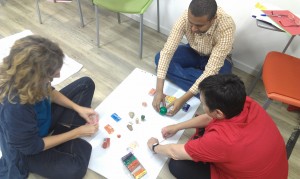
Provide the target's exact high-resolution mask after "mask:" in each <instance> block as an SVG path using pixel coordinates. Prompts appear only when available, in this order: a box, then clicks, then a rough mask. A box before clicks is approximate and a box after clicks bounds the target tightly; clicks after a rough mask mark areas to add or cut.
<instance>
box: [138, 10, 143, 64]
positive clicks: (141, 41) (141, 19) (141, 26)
mask: <svg viewBox="0 0 300 179" xmlns="http://www.w3.org/2000/svg"><path fill="white" fill-rule="evenodd" d="M143 20H144V18H143V14H140V54H139V56H140V59H142V56H143V31H144V25H143Z"/></svg>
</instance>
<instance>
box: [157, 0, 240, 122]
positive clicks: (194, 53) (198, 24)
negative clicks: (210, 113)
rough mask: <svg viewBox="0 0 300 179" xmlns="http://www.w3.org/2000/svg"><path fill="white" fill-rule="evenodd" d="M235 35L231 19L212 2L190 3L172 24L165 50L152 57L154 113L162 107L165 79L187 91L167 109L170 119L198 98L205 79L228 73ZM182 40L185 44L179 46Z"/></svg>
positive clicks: (205, 0) (193, 0) (199, 1)
mask: <svg viewBox="0 0 300 179" xmlns="http://www.w3.org/2000/svg"><path fill="white" fill-rule="evenodd" d="M234 33H235V23H234V21H233V19H232V18H231V17H230V16H229V15H228V14H226V13H225V12H224V11H223V10H222V8H220V7H218V6H217V3H216V1H215V0H192V1H191V3H190V5H189V8H188V10H186V11H185V12H184V13H183V15H182V16H181V17H180V18H179V19H178V20H177V22H176V23H175V25H174V27H173V29H172V31H171V33H170V36H169V37H168V40H167V42H166V43H165V45H164V48H163V49H162V50H161V51H160V52H159V53H158V54H157V55H156V56H155V63H156V65H157V83H156V94H155V96H154V99H153V102H152V105H153V107H154V109H155V110H156V111H159V109H160V105H161V103H163V104H164V105H165V101H164V94H163V87H164V80H165V78H166V77H167V78H168V79H169V80H170V81H172V82H173V83H175V84H176V85H178V86H179V87H180V88H182V89H183V90H185V91H186V93H185V94H184V95H183V96H181V97H180V98H178V99H177V100H175V101H174V103H171V104H169V105H168V106H167V108H170V107H171V106H172V108H171V109H170V110H168V113H167V115H170V116H173V115H174V114H176V113H177V112H178V111H179V110H180V109H181V108H182V106H183V105H184V104H185V103H186V102H187V101H188V100H189V99H190V98H192V97H193V96H194V95H196V94H198V92H199V91H198V85H199V83H200V82H201V81H202V80H203V79H204V78H206V77H208V76H210V75H214V74H217V73H222V74H226V73H231V69H232V61H231V58H230V53H231V50H232V45H233V41H234ZM183 36H185V37H186V39H187V41H188V44H185V45H180V42H181V40H182V38H183ZM196 96H197V97H199V95H196Z"/></svg>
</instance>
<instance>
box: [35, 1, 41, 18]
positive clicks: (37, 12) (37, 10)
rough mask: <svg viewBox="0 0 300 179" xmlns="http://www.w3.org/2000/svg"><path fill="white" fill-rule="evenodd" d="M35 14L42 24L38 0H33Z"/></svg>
mask: <svg viewBox="0 0 300 179" xmlns="http://www.w3.org/2000/svg"><path fill="white" fill-rule="evenodd" d="M35 7H36V14H37V16H38V17H39V21H40V24H42V17H41V12H40V6H39V0H35Z"/></svg>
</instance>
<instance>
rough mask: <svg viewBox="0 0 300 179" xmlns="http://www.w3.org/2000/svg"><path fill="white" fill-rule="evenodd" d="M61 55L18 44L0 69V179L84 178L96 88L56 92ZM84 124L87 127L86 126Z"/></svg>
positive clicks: (25, 41)
mask: <svg viewBox="0 0 300 179" xmlns="http://www.w3.org/2000/svg"><path fill="white" fill-rule="evenodd" d="M63 58H64V54H63V51H62V50H61V49H60V47H59V46H58V45H57V44H55V43H53V42H51V41H50V40H48V39H46V38H43V37H40V36H36V35H31V36H27V37H24V38H22V39H20V40H17V41H16V42H15V44H14V45H13V47H12V48H11V51H10V53H9V55H8V56H7V57H5V58H4V59H3V63H2V64H0V147H1V151H2V157H1V158H0V178H27V177H28V173H29V172H32V173H37V174H39V175H41V176H44V177H47V178H72V179H73V178H82V177H83V176H84V175H85V173H86V170H87V166H88V163H89V159H90V155H91V145H90V144H89V143H88V142H86V141H84V140H82V139H80V138H79V137H81V136H89V135H92V134H94V133H96V132H97V131H98V115H97V113H96V112H95V111H94V110H93V109H92V108H91V107H90V106H91V101H92V98H93V94H94V90H95V84H94V82H93V81H92V79H90V78H88V77H83V78H81V79H78V80H76V81H74V82H73V83H71V84H69V85H68V86H66V87H64V88H63V89H62V90H60V91H57V90H55V89H54V88H53V87H51V81H52V80H53V78H58V77H60V70H61V68H62V65H63ZM85 124H87V125H85Z"/></svg>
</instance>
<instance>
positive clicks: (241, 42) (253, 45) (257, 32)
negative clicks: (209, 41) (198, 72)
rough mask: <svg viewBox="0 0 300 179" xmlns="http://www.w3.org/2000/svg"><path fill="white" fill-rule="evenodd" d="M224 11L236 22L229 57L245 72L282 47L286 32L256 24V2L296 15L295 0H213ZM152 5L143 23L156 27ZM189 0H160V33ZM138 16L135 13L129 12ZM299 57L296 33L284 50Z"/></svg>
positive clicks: (254, 69)
mask: <svg viewBox="0 0 300 179" xmlns="http://www.w3.org/2000/svg"><path fill="white" fill-rule="evenodd" d="M216 1H217V3H218V5H219V6H221V7H222V8H223V9H224V10H225V11H226V12H227V13H228V14H230V15H231V16H232V17H233V19H234V21H235V23H236V26H237V31H236V35H235V36H236V37H235V43H234V51H233V59H234V64H235V66H236V67H237V68H239V69H241V70H243V71H245V72H247V73H256V72H257V70H258V68H259V67H260V66H261V64H262V62H263V60H264V57H265V55H266V54H267V52H269V51H272V50H274V51H282V50H283V48H284V47H285V45H286V43H287V41H288V40H289V38H290V36H289V35H288V34H287V33H283V32H275V31H270V30H266V29H262V28H259V27H257V26H256V21H255V19H254V18H252V17H251V13H252V11H253V9H254V6H255V4H256V3H257V2H260V3H261V4H264V3H265V5H270V4H272V5H274V6H277V7H279V8H281V9H287V10H290V11H291V12H293V13H294V14H298V15H300V1H299V0H261V1H257V0H247V1H238V0H216ZM156 2H157V0H153V3H152V5H151V6H150V7H149V9H148V11H147V12H146V13H145V14H144V24H145V25H147V26H149V27H151V28H153V29H156V25H157V20H156V17H157V16H156V14H157V13H156V12H157V11H156V7H157V6H156V5H157V3H156ZM190 2H191V0H160V3H159V4H160V27H161V33H163V34H166V35H168V34H169V32H170V30H171V28H172V26H173V24H174V23H175V21H176V20H177V18H178V17H179V16H180V15H181V14H182V12H183V11H184V10H185V9H187V8H188V6H189V3H190ZM131 17H132V18H134V19H138V16H131ZM286 53H287V54H290V55H293V56H297V57H299V58H300V36H296V37H295V38H294V40H293V42H292V44H291V45H290V47H289V49H288V50H287V52H286Z"/></svg>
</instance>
